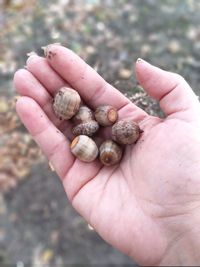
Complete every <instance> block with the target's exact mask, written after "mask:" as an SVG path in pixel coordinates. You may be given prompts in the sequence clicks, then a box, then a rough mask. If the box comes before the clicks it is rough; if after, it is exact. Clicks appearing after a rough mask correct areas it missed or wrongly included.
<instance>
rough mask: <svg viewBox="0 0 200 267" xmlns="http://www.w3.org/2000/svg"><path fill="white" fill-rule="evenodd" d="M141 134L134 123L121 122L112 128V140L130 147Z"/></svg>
mask: <svg viewBox="0 0 200 267" xmlns="http://www.w3.org/2000/svg"><path fill="white" fill-rule="evenodd" d="M141 132H142V131H141V129H140V128H139V126H138V125H137V124H136V123H135V122H134V121H132V120H121V121H118V122H116V123H115V124H114V125H113V126H112V139H113V140H114V141H115V142H117V143H119V144H125V145H130V144H133V143H135V142H136V141H137V140H138V138H139V137H140V134H141Z"/></svg>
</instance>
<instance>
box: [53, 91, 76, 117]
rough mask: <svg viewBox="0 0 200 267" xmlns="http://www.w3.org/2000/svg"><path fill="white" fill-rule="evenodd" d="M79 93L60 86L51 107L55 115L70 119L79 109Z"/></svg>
mask: <svg viewBox="0 0 200 267" xmlns="http://www.w3.org/2000/svg"><path fill="white" fill-rule="evenodd" d="M80 104H81V98H80V95H79V94H78V93H77V92H76V91H75V90H74V89H72V88H68V87H62V88H61V89H60V90H59V91H58V92H57V94H56V95H55V97H54V101H53V109H54V112H55V114H56V116H57V117H59V118H60V119H64V120H69V119H71V118H72V117H73V116H74V115H75V114H76V113H77V112H78V110H79V107H80Z"/></svg>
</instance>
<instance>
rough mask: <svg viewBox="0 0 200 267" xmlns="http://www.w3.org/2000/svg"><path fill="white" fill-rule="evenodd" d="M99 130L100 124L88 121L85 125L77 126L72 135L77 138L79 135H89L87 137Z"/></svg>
mask: <svg viewBox="0 0 200 267" xmlns="http://www.w3.org/2000/svg"><path fill="white" fill-rule="evenodd" d="M98 129H99V124H98V122H96V121H88V122H85V123H81V124H79V125H77V126H75V127H74V128H73V129H72V133H73V134H74V135H75V136H77V135H81V134H83V135H87V136H92V135H93V134H94V133H96V131H98Z"/></svg>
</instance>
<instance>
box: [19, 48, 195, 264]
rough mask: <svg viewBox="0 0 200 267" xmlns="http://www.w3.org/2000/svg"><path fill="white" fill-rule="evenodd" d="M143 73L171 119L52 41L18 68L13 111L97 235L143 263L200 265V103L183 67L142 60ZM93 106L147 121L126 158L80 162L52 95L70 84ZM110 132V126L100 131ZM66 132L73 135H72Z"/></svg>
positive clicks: (147, 87)
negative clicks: (107, 163)
mask: <svg viewBox="0 0 200 267" xmlns="http://www.w3.org/2000/svg"><path fill="white" fill-rule="evenodd" d="M135 73H136V77H137V80H138V81H139V83H140V84H141V86H143V88H144V89H145V90H146V92H147V93H148V94H149V95H150V96H151V97H153V98H155V99H157V100H158V101H159V102H160V106H161V108H162V110H163V111H164V113H165V115H166V118H165V119H160V118H157V117H152V116H149V115H148V114H146V113H145V112H144V111H143V110H141V109H139V108H138V107H136V106H135V105H134V104H132V103H131V102H130V101H129V100H128V99H127V98H126V97H125V96H123V95H122V94H121V93H120V92H119V91H117V90H116V89H115V88H113V87H112V86H111V85H109V84H108V83H107V82H106V81H105V80H103V78H102V77H100V76H99V75H98V74H97V73H96V72H95V71H94V70H93V69H92V68H91V67H90V66H88V65H87V64H86V63H85V62H84V61H83V60H82V59H80V58H79V57H78V56H77V55H76V54H74V53H73V52H72V51H70V50H69V49H67V48H64V47H62V46H60V45H50V46H48V47H47V48H46V58H42V57H39V56H37V55H33V56H31V57H29V58H28V60H27V68H26V69H21V70H18V71H17V72H16V73H15V76H14V85H15V88H16V90H17V92H18V93H19V94H20V95H21V97H20V98H19V100H18V101H17V103H16V110H17V113H18V115H19V117H20V118H21V120H22V122H23V123H24V125H25V127H26V128H27V129H28V131H29V132H30V134H31V135H32V136H33V138H34V140H35V141H36V142H37V143H38V145H39V146H40V147H41V149H42V150H43V152H44V153H45V155H46V156H47V158H48V160H49V161H50V162H51V164H52V165H53V166H54V168H55V170H56V172H57V174H58V175H59V176H60V178H61V181H62V183H63V186H64V189H65V191H66V194H67V196H68V198H69V200H70V201H71V203H72V205H73V207H74V208H75V209H76V210H77V211H78V212H79V213H80V214H81V215H82V216H83V217H84V218H85V219H86V220H87V221H88V223H89V224H90V225H92V227H93V228H94V229H95V230H96V231H97V232H98V233H99V235H100V236H101V237H102V238H103V239H104V240H106V241H107V242H108V243H110V244H111V245H112V246H114V247H116V248H117V249H119V250H120V251H122V252H123V253H125V254H127V255H128V256H129V257H131V258H132V259H133V260H134V261H136V262H137V263H138V264H140V265H154V266H156V265H186V266H189V265H192V264H200V259H199V258H198V257H199V248H200V242H199V241H198V240H199V238H198V236H199V225H200V224H199V223H200V209H199V206H200V156H199V155H200V134H199V132H200V104H199V101H198V99H197V97H196V95H195V94H194V92H193V91H192V89H191V88H190V86H189V85H188V84H187V83H186V81H185V80H184V79H183V78H182V77H181V76H180V75H178V74H175V73H170V72H166V71H164V70H161V69H159V68H157V67H154V66H152V65H151V64H149V63H147V62H146V61H144V60H141V59H139V60H137V62H136V64H135ZM66 84H68V85H70V86H71V87H72V88H74V89H76V90H77V91H78V92H79V93H80V95H81V97H82V99H83V100H84V102H85V103H86V104H87V105H88V106H90V107H91V108H93V109H94V108H95V107H97V106H98V105H101V104H111V105H114V106H115V107H116V108H117V109H118V112H119V119H120V118H131V119H133V120H134V121H136V122H138V123H139V125H140V127H141V128H142V130H144V132H143V133H142V135H141V137H140V139H139V141H138V142H137V144H136V145H130V146H127V147H126V149H125V151H124V156H123V160H122V161H121V162H120V164H119V165H116V166H113V167H103V166H102V165H101V163H100V162H99V161H97V160H96V161H95V162H92V163H89V164H88V163H83V162H80V161H79V160H77V159H75V158H74V157H73V155H72V154H71V152H70V139H71V134H70V131H71V125H70V122H60V121H59V120H58V119H57V118H56V117H55V115H54V113H53V111H52V106H51V101H52V97H53V95H54V94H55V92H56V91H57V90H58V89H59V88H60V87H61V86H63V85H66ZM102 135H106V133H102ZM66 136H67V138H66Z"/></svg>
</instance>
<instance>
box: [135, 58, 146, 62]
mask: <svg viewBox="0 0 200 267" xmlns="http://www.w3.org/2000/svg"><path fill="white" fill-rule="evenodd" d="M141 62H144V60H143V59H142V58H140V57H139V58H138V59H137V60H136V63H141Z"/></svg>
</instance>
